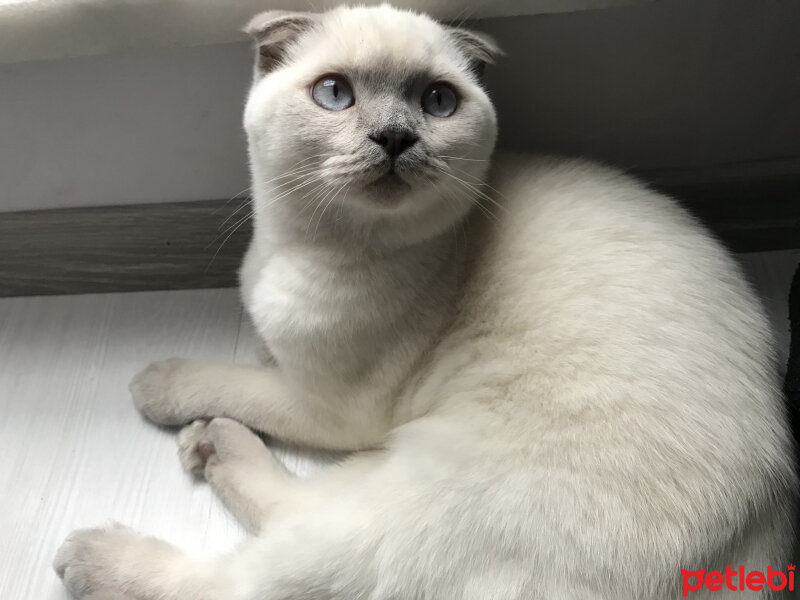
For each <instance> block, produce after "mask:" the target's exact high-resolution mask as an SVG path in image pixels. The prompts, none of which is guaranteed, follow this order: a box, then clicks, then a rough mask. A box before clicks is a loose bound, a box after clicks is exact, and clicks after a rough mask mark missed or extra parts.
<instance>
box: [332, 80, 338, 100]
mask: <svg viewBox="0 0 800 600" xmlns="http://www.w3.org/2000/svg"><path fill="white" fill-rule="evenodd" d="M333 97H334V98H338V97H339V86H338V85H336V84H335V83H334V84H333Z"/></svg>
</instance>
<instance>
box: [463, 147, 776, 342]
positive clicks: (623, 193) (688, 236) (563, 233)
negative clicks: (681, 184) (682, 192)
mask: <svg viewBox="0 0 800 600" xmlns="http://www.w3.org/2000/svg"><path fill="white" fill-rule="evenodd" d="M491 185H492V187H493V188H494V191H493V192H490V193H491V194H492V195H493V197H494V199H496V201H497V203H498V204H499V205H502V208H500V207H495V208H494V212H495V215H496V219H495V221H494V222H493V223H489V224H488V226H487V227H486V228H485V234H484V236H485V237H484V238H483V239H482V240H481V242H480V244H481V249H480V252H479V259H478V261H477V265H476V269H475V272H474V276H473V281H472V285H471V288H470V292H469V300H468V304H472V305H471V306H469V307H468V310H477V311H480V312H482V313H483V314H484V317H485V316H486V314H487V308H488V306H489V305H493V304H494V305H496V310H494V311H490V312H489V313H488V314H494V315H497V316H498V319H500V320H501V321H502V319H504V318H510V319H512V320H513V321H514V322H515V323H516V329H517V330H518V331H531V330H533V329H535V330H537V331H538V333H540V334H542V333H544V332H545V331H546V330H550V331H556V330H558V331H559V333H560V335H562V336H563V335H569V333H570V332H572V333H574V334H576V335H577V334H578V333H580V332H583V333H589V332H592V331H594V332H596V333H599V332H602V333H603V334H604V335H605V337H606V339H608V340H609V341H610V342H611V343H614V340H619V339H621V338H622V339H624V338H625V336H626V335H629V334H631V333H633V332H635V333H636V334H637V336H638V337H640V338H641V339H642V340H645V341H646V343H647V344H653V345H658V342H659V336H658V335H656V332H660V333H661V335H662V337H666V338H667V339H663V341H664V342H665V344H666V343H667V342H668V341H669V334H670V332H672V333H674V334H675V335H678V332H679V331H680V332H682V334H686V335H689V334H692V333H697V334H699V335H701V336H702V335H703V334H704V333H705V334H708V335H714V336H717V339H716V344H717V346H716V347H717V348H719V347H720V346H719V345H718V344H722V345H723V346H722V347H724V345H725V344H726V343H728V342H730V343H734V342H737V341H739V340H736V339H734V338H737V337H738V336H740V335H742V334H747V335H748V336H749V338H750V339H749V340H748V347H749V348H750V349H751V350H753V349H756V351H757V352H761V353H763V355H764V356H765V357H766V356H767V355H769V354H770V352H771V344H772V337H771V332H770V330H769V326H768V322H767V319H766V317H765V314H764V311H763V309H762V307H761V304H760V302H759V301H758V300H757V298H756V297H755V295H754V294H753V292H752V290H751V288H750V286H749V285H748V283H747V282H746V280H745V278H744V275H743V273H742V271H741V268H740V266H739V265H738V263H737V262H736V260H735V259H734V258H733V257H732V256H731V255H730V253H729V252H728V251H727V250H726V249H725V248H724V247H723V246H722V245H721V244H720V243H719V242H718V241H717V240H716V239H715V238H714V237H713V236H712V235H711V234H710V233H709V232H708V231H707V230H706V229H705V227H703V226H702V225H701V224H700V223H699V222H698V221H697V220H696V219H695V218H694V217H693V216H691V215H690V214H689V213H688V212H687V211H686V210H685V209H684V208H682V207H681V206H679V205H678V203H677V202H675V201H674V200H672V199H670V198H668V197H665V196H664V195H662V194H659V193H657V192H655V191H654V190H652V189H649V188H648V187H647V186H646V185H645V184H643V183H641V182H639V181H638V180H636V179H635V178H633V177H630V176H628V175H626V174H624V173H622V172H620V171H617V170H615V169H611V168H608V167H604V166H602V165H598V164H595V163H592V162H588V161H584V160H574V159H560V158H555V157H528V156H520V155H510V156H501V157H499V159H498V161H497V164H496V167H495V169H494V171H493V173H492V179H491ZM674 341H676V342H677V341H678V340H677V339H676V340H674ZM682 341H683V342H686V341H688V340H686V339H685V338H684V339H682Z"/></svg>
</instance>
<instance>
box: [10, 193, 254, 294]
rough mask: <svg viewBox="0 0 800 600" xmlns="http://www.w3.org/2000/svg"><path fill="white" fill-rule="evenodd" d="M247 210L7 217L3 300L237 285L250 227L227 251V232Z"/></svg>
mask: <svg viewBox="0 0 800 600" xmlns="http://www.w3.org/2000/svg"><path fill="white" fill-rule="evenodd" d="M240 206H242V205H241V201H239V200H237V201H233V202H229V203H226V202H224V201H202V202H175V203H167V204H145V205H135V206H112V207H93V208H69V209H58V210H43V211H25V212H11V213H0V296H19V295H43V294H77V293H92V292H122V291H137V290H156V289H162V290H170V289H190V288H208V287H227V286H233V285H236V279H237V269H238V266H239V262H240V261H241V257H242V254H243V253H244V250H245V248H246V246H247V242H248V240H249V238H250V224H249V222H245V223H243V224H242V225H241V227H239V228H238V229H236V231H235V232H233V233H232V235H231V236H230V237H229V238H228V239H227V241H225V243H224V244H223V240H225V238H226V236H228V233H230V232H227V233H224V234H223V231H224V229H225V228H226V227H228V226H232V225H233V224H235V223H236V222H237V220H238V219H239V217H240V215H241V217H244V216H246V215H247V214H248V211H249V207H248V206H243V207H241V210H240V211H239V212H238V213H236V214H232V213H233V212H234V211H236V210H237V209H238V208H239V207H240ZM228 217H231V218H230V219H229V221H228V222H227V223H226V224H225V225H224V226H223V227H222V228H220V226H221V225H222V224H223V222H224V221H225V220H226V219H227V218H228ZM221 234H222V235H221ZM215 254H216V256H215Z"/></svg>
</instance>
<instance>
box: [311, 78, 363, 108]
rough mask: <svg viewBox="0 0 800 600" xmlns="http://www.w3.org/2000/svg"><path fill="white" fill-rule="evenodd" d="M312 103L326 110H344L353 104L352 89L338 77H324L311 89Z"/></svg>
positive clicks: (345, 81)
mask: <svg viewBox="0 0 800 600" xmlns="http://www.w3.org/2000/svg"><path fill="white" fill-rule="evenodd" d="M311 97H312V98H313V99H314V102H316V103H317V104H319V105H320V106H321V107H322V108H326V109H328V110H344V109H346V108H350V107H351V106H353V104H355V102H356V98H355V96H354V95H353V88H351V87H350V84H349V83H347V80H346V79H345V78H344V77H341V76H340V75H326V76H325V77H323V78H322V79H320V80H319V81H317V83H315V84H314V86H313V87H312V88H311Z"/></svg>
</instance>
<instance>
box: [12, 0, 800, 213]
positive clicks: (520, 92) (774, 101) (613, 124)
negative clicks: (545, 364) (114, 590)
mask: <svg viewBox="0 0 800 600" xmlns="http://www.w3.org/2000/svg"><path fill="white" fill-rule="evenodd" d="M39 1H41V2H45V3H46V2H49V1H50V0H39ZM104 1H106V0H104ZM107 1H109V2H110V1H111V0H107ZM113 1H114V3H115V4H118V3H122V0H119V2H117V0H113ZM248 1H249V0H248ZM561 1H562V0H552V1H551V2H550V4H553V5H555V4H556V3H557V2H561ZM520 2H522V0H520ZM69 4H72V3H71V2H70V3H69ZM125 4H127V5H129V6H130V7H131V10H133V8H132V7H134V6H137V7H139V8H137V9H136V14H139V16H143V15H145V14H150V13H149V12H148V11H149V10H155V9H154V8H153V7H154V6H155V5H159V6H160V4H159V3H157V2H126V3H125ZM501 4H503V3H501ZM512 4H513V3H512ZM163 5H164V6H165V7H169V6H175V3H173V2H171V1H169V2H163ZM230 5H235V6H239V5H240V3H231V4H230ZM466 5H467V6H468V7H477V8H480V7H484V8H488V7H490V6H494V1H492V2H482V1H480V2H478V1H477V0H476V1H475V2H469V3H466ZM241 6H248V3H247V2H243V3H241ZM462 6H463V5H462ZM509 6H510V4H509ZM159 10H161V9H159ZM163 10H166V8H164V9H163ZM236 10H240V9H239V8H237V9H236ZM249 10H250V9H249V8H248V13H249ZM471 10H472V9H471V8H465V9H464V13H465V14H469V13H470V11H471ZM154 14H159V13H158V12H156V13H154ZM237 19H238V17H237ZM0 20H2V19H0ZM798 22H800V2H797V0H775V1H774V2H769V3H765V2H763V0H703V2H697V0H669V1H668V2H636V3H634V4H632V5H630V6H623V7H619V8H614V9H608V10H602V11H583V12H574V13H570V14H549V15H543V16H539V17H514V18H504V19H489V20H484V21H481V22H480V27H481V28H483V29H485V30H486V31H488V32H490V33H492V34H494V35H495V36H496V37H497V38H498V39H499V40H500V42H501V44H502V45H503V46H504V47H505V48H506V49H507V50H508V52H509V56H508V57H506V58H505V59H503V60H502V61H500V62H499V64H498V65H496V66H495V67H493V68H491V69H490V70H489V71H488V77H487V84H488V87H489V89H490V90H492V96H493V98H494V99H495V101H496V104H497V106H498V110H499V116H500V132H501V143H502V144H503V145H504V146H506V147H511V148H517V149H524V150H528V151H544V152H560V153H567V154H576V155H584V156H590V157H593V158H597V159H601V160H606V161H609V162H611V163H614V164H617V165H619V166H622V167H702V166H706V165H713V164H718V163H726V162H735V161H749V160H757V159H768V158H775V157H781V156H800V111H798V110H797V107H798V106H800V77H798V76H797V66H798V63H797V57H798V56H799V55H800V36H798V35H797V31H798V30H797V23H798ZM65 23H66V22H62V23H61V31H62V33H63V35H71V34H68V33H67V32H70V31H71V30H70V28H69V27H68V23H67V24H65ZM237 23H238V21H237ZM131 26H133V25H131ZM179 33H180V32H176V35H178V34H179ZM123 37H124V36H123ZM1 38H2V33H0V39H1ZM85 39H86V40H88V41H91V39H93V38H92V37H91V36H88V37H86V38H85ZM138 39H139V38H134V39H132V40H130V41H131V43H133V42H134V41H137V40H138ZM30 40H36V42H37V43H38V42H39V41H40V37H39V36H33V37H31V38H30ZM87 43H88V42H87ZM1 52H2V46H0V53H1ZM2 62H3V61H2V57H1V56H0V63H2ZM250 63H251V56H250V49H249V45H248V44H246V43H232V44H220V45H216V46H202V47H191V48H190V47H152V48H151V47H147V48H141V47H139V48H138V49H135V50H134V49H128V50H127V51H125V52H123V53H120V54H114V55H103V56H88V57H82V58H73V59H65V60H46V61H33V62H24V63H17V64H6V65H2V64H0V211H9V210H24V209H35V208H56V207H65V206H102V205H107V204H131V203H145V202H165V201H173V200H174V201H182V200H209V199H227V198H230V197H232V196H234V195H235V194H237V193H239V192H241V191H242V190H245V189H246V188H247V187H248V185H249V182H248V176H247V169H246V156H245V151H244V139H243V135H242V132H241V126H240V121H241V110H242V106H243V102H244V95H245V91H246V88H247V85H248V83H249V77H250Z"/></svg>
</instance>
